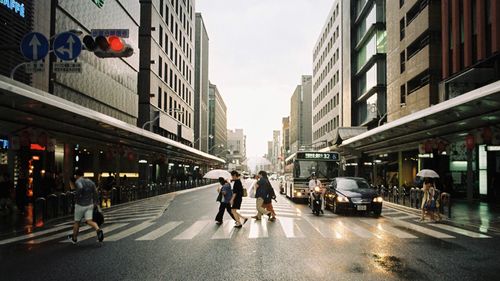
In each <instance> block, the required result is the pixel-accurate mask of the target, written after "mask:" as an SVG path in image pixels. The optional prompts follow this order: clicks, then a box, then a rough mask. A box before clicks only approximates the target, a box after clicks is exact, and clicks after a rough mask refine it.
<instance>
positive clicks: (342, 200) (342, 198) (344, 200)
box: [337, 195, 349, 202]
mask: <svg viewBox="0 0 500 281" xmlns="http://www.w3.org/2000/svg"><path fill="white" fill-rule="evenodd" d="M337 202H349V198H347V197H345V196H344V195H338V196H337Z"/></svg>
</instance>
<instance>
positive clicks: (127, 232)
mask: <svg viewBox="0 0 500 281" xmlns="http://www.w3.org/2000/svg"><path fill="white" fill-rule="evenodd" d="M153 224H154V223H153V222H150V221H145V222H143V223H141V224H139V225H136V226H133V227H130V228H128V229H126V230H124V231H121V232H118V233H116V234H113V235H111V236H109V237H107V238H105V239H106V241H118V240H121V239H123V238H125V237H128V236H130V235H132V234H135V233H137V232H140V231H142V230H144V229H146V228H148V227H150V226H152V225H153Z"/></svg>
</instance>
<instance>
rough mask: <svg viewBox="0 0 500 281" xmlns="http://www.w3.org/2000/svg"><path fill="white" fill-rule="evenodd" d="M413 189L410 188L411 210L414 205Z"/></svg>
mask: <svg viewBox="0 0 500 281" xmlns="http://www.w3.org/2000/svg"><path fill="white" fill-rule="evenodd" d="M414 199H415V188H414V187H412V188H410V207H411V208H413V205H414V203H415V200H414Z"/></svg>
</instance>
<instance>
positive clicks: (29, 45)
mask: <svg viewBox="0 0 500 281" xmlns="http://www.w3.org/2000/svg"><path fill="white" fill-rule="evenodd" d="M0 1H2V0H0ZM80 45H81V44H80ZM20 47H21V53H22V54H23V56H24V57H25V58H27V59H28V60H31V61H36V60H41V59H43V58H44V57H45V56H46V55H47V54H48V53H49V41H48V40H47V38H46V37H45V36H44V35H43V34H41V33H39V32H30V33H28V34H26V35H25V36H24V37H23V39H22V40H21V44H20Z"/></svg>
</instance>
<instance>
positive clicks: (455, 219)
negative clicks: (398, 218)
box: [384, 200, 500, 234]
mask: <svg viewBox="0 0 500 281" xmlns="http://www.w3.org/2000/svg"><path fill="white" fill-rule="evenodd" d="M384 204H385V205H386V206H387V207H390V208H394V209H398V210H400V211H404V212H407V213H411V214H414V215H419V216H420V214H421V211H420V210H419V209H415V208H411V207H408V206H404V205H401V204H396V203H392V202H388V201H385V202H384ZM446 215H447V213H445V215H444V216H443V220H442V222H443V223H446V224H451V225H454V226H458V227H465V228H471V229H474V230H476V231H480V232H483V233H488V232H495V233H499V234H500V206H498V205H494V204H490V203H485V202H471V203H469V202H467V201H465V200H455V201H453V204H452V207H451V219H448V218H447V217H446Z"/></svg>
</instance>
